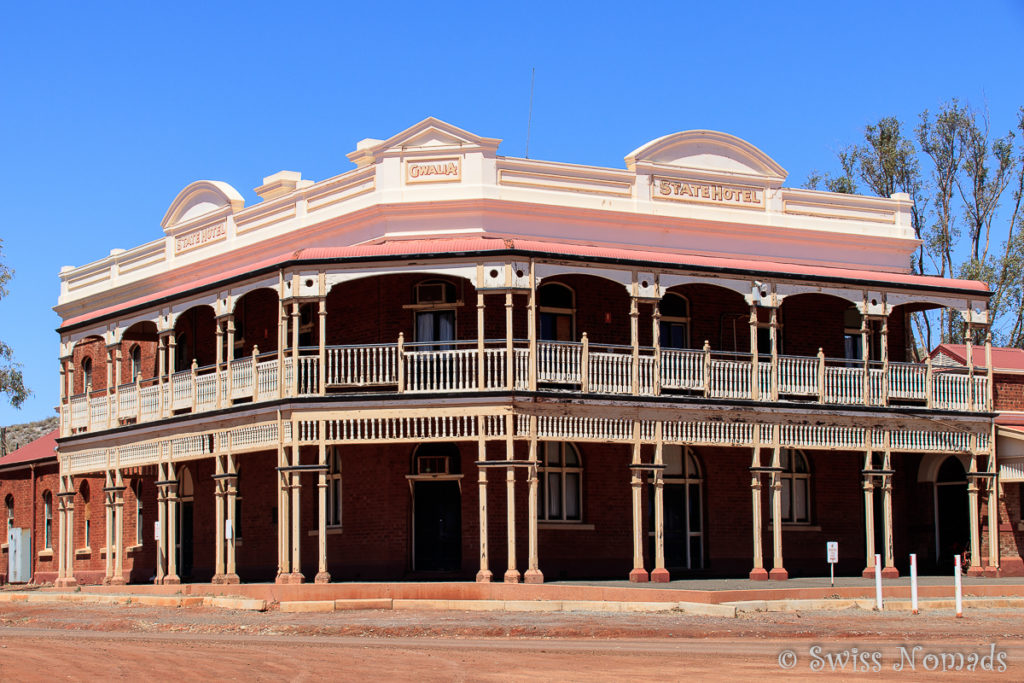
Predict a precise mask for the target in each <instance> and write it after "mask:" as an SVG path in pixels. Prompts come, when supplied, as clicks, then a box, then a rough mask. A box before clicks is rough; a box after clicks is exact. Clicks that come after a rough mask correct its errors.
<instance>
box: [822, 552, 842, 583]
mask: <svg viewBox="0 0 1024 683" xmlns="http://www.w3.org/2000/svg"><path fill="white" fill-rule="evenodd" d="M825 555H826V557H827V559H828V579H829V585H831V586H833V587H834V586H835V585H836V563H838V562H839V542H838V541H829V542H828V543H826V544H825Z"/></svg>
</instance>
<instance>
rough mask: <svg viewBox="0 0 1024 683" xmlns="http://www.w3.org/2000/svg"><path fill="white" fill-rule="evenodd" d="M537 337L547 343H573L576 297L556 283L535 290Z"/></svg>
mask: <svg viewBox="0 0 1024 683" xmlns="http://www.w3.org/2000/svg"><path fill="white" fill-rule="evenodd" d="M537 310H538V313H539V314H540V315H539V316H538V323H539V325H540V329H539V330H538V333H539V337H540V338H541V339H543V340H547V341H573V340H574V339H575V336H576V296H575V294H574V293H573V291H572V290H571V289H569V288H568V287H567V286H565V285H563V284H560V283H558V282H549V283H547V284H543V285H541V286H540V287H538V288H537Z"/></svg>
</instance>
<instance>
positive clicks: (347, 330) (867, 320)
mask: <svg viewBox="0 0 1024 683" xmlns="http://www.w3.org/2000/svg"><path fill="white" fill-rule="evenodd" d="M448 267H449V268H450V269H451V272H452V273H456V272H458V273H462V274H463V275H462V276H456V275H454V274H452V275H449V274H446V271H445V265H444V264H443V263H442V262H440V261H438V262H434V263H431V264H430V265H429V266H413V267H411V268H412V269H414V270H412V271H410V270H409V269H406V270H397V269H395V268H394V267H391V270H386V269H383V268H382V270H381V271H380V272H377V273H368V272H367V271H366V269H365V266H362V267H361V270H360V271H359V272H358V273H357V277H352V276H350V275H349V272H348V271H345V270H343V269H339V270H336V271H332V272H323V273H321V274H320V275H319V276H318V278H314V277H312V276H309V277H307V276H306V275H303V274H299V273H296V274H295V280H294V286H293V287H281V286H278V287H277V288H276V289H275V288H271V287H268V286H266V285H265V284H261V283H259V282H256V283H249V284H248V285H242V286H239V288H238V290H233V293H230V294H229V295H228V297H227V298H225V299H218V300H214V301H213V303H200V302H202V301H207V302H209V301H211V300H210V299H209V298H208V296H207V295H206V294H202V295H199V296H198V297H197V298H196V299H192V300H183V301H181V302H176V303H175V304H173V306H172V307H171V308H169V309H167V308H164V309H156V310H154V311H152V312H151V313H145V312H142V313H139V312H136V313H133V314H132V317H128V318H127V319H126V320H125V322H123V323H121V322H117V323H114V324H112V325H110V326H109V327H108V328H107V329H113V330H114V332H112V333H110V334H109V336H106V338H104V337H101V336H98V335H95V334H93V333H91V332H88V331H86V332H82V333H79V334H81V335H82V336H81V337H80V338H79V339H78V340H77V341H74V342H70V341H69V342H67V343H66V345H65V347H64V348H65V356H64V358H63V362H62V370H63V373H64V376H63V382H62V388H63V389H64V391H63V392H62V395H63V399H62V405H61V418H62V419H61V424H62V434H63V435H65V436H68V435H71V434H77V433H83V432H96V431H100V430H106V429H114V428H118V427H124V426H127V425H132V424H141V423H146V422H153V421H156V420H162V419H167V418H170V417H174V416H178V415H184V414H192V415H200V414H212V413H215V412H216V411H219V410H224V409H226V408H228V407H231V406H236V405H241V404H260V403H266V402H270V401H278V400H282V399H289V398H299V397H317V396H323V397H343V396H346V397H348V396H363V397H365V396H367V395H370V394H372V395H374V396H375V397H379V396H382V395H386V396H408V395H430V394H432V395H435V396H445V395H451V394H469V393H474V392H512V391H516V392H529V391H544V392H555V393H557V392H563V393H565V394H567V395H568V394H573V395H577V396H587V397H627V396H633V397H663V398H665V399H668V400H672V399H673V398H675V399H679V400H680V401H686V402H688V403H691V404H692V402H693V401H698V402H699V401H710V402H720V401H756V402H759V403H762V404H767V403H775V404H779V405H788V406H801V405H802V406H811V405H815V406H861V407H865V406H866V407H870V408H883V409H884V408H886V407H893V408H896V407H913V408H917V409H924V410H928V409H932V410H945V411H958V412H965V413H971V412H978V411H988V410H990V408H991V405H992V404H991V401H992V387H991V386H990V384H991V378H990V375H989V373H988V372H987V370H986V369H985V368H983V367H978V366H966V367H964V366H961V367H956V368H953V367H945V366H938V365H937V366H935V367H933V366H932V365H931V362H930V361H926V362H923V363H921V362H912V361H913V356H912V354H911V352H910V351H909V350H908V346H909V336H908V334H907V328H908V325H909V323H910V321H911V319H912V316H913V314H914V313H915V312H916V311H918V310H921V308H922V307H926V306H928V305H929V302H928V300H925V301H920V300H915V299H914V298H913V297H912V296H910V295H906V294H900V295H896V294H884V293H879V294H877V296H878V297H879V298H878V299H877V300H875V301H876V303H872V301H873V300H872V299H871V298H868V295H867V294H866V293H865V291H864V290H862V289H851V290H849V293H848V294H847V293H846V291H845V290H842V289H836V288H831V289H829V290H828V291H829V292H831V293H824V288H822V287H820V286H817V285H814V284H808V285H804V286H802V287H798V286H797V285H787V287H788V289H786V290H785V291H786V292H788V293H785V294H783V293H780V291H778V290H781V285H780V286H778V287H776V286H775V285H762V286H761V287H760V288H758V289H757V291H756V297H755V296H754V294H753V293H751V294H749V295H744V294H741V292H744V291H745V292H748V293H750V292H751V289H750V283H749V281H743V280H739V279H737V280H734V281H731V282H730V281H728V280H725V279H719V280H717V281H716V282H717V283H718V284H712V283H711V281H710V280H709V279H708V278H700V277H691V276H686V277H684V276H669V275H662V276H660V279H659V280H658V283H659V285H658V286H659V287H663V289H660V290H659V291H658V292H657V294H658V295H657V296H648V297H647V298H641V297H640V296H637V295H635V294H630V292H631V291H639V290H638V289H635V288H637V287H638V286H639V285H642V284H650V283H648V282H646V281H645V280H643V279H642V278H640V277H639V276H638V275H637V274H636V273H633V274H631V275H630V274H628V273H627V274H626V275H628V278H627V279H626V281H625V283H624V282H623V279H622V277H621V276H622V273H621V272H620V273H619V274H616V271H614V270H609V269H602V268H599V267H595V266H593V265H587V264H583V265H573V264H566V263H563V264H559V265H548V264H537V263H534V264H532V265H529V266H524V268H523V269H522V270H521V272H522V273H523V277H524V278H526V284H527V287H525V288H524V287H518V288H516V287H509V288H501V287H494V286H492V287H487V286H486V280H485V281H484V282H483V283H481V282H480V281H474V280H473V279H472V278H471V277H466V276H465V274H466V272H467V270H468V271H470V273H474V272H475V273H477V274H479V273H480V272H484V275H485V278H486V277H490V275H489V272H497V271H498V270H500V268H494V269H491V268H489V267H487V268H484V267H479V266H470V267H469V268H467V267H466V265H465V264H463V263H456V264H452V265H450V266H448ZM509 269H510V270H512V268H511V266H510V267H509ZM535 270H545V271H546V274H545V275H544V276H543V277H540V278H538V279H537V280H536V284H534V285H532V287H531V286H530V285H529V281H528V280H529V278H530V272H532V271H535ZM279 277H281V278H283V273H282V275H281V276H279ZM615 278H618V280H616V279H615ZM275 279H277V278H275ZM317 279H319V281H320V284H319V286H318V285H317V282H316V280H317ZM331 279H333V280H334V282H333V284H330V285H329V284H328V283H329V282H330V280H331ZM284 281H285V280H284V279H281V280H279V283H281V282H284ZM478 284H481V285H482V286H479V287H478V286H476V285H478ZM520 284H521V283H520ZM623 284H626V286H625V287H624V286H623ZM769 290H771V291H769ZM296 293H298V294H299V295H298V296H296ZM304 293H305V295H303V294H304ZM282 294H284V296H282ZM871 296H875V295H871ZM202 297H207V298H205V299H204V298H202ZM858 297H860V298H861V299H862V302H861V303H860V305H859V306H858V304H857V303H856V302H857V298H858ZM886 297H888V299H886ZM928 297H929V298H931V299H934V298H935V297H936V295H934V294H929V295H928ZM887 301H891V302H893V303H887ZM953 301H955V300H953ZM225 302H229V303H230V305H226V303H225ZM894 304H895V305H894ZM932 305H934V304H932ZM167 310H170V311H171V315H167V314H166V311H167ZM862 310H863V311H864V313H863V314H862V313H861V311H862ZM967 313H968V314H970V313H971V311H970V310H968V311H967ZM979 365H980V364H979ZM101 368H105V372H104V371H103V370H101Z"/></svg>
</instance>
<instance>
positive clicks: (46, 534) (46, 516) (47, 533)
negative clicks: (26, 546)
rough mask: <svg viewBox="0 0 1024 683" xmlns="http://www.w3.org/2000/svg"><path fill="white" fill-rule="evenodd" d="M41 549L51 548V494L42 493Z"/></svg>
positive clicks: (47, 492)
mask: <svg viewBox="0 0 1024 683" xmlns="http://www.w3.org/2000/svg"><path fill="white" fill-rule="evenodd" d="M43 547H44V548H47V549H50V548H53V494H52V493H50V492H49V491H43Z"/></svg>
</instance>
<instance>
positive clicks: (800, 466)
mask: <svg viewBox="0 0 1024 683" xmlns="http://www.w3.org/2000/svg"><path fill="white" fill-rule="evenodd" d="M779 466H780V467H781V468H782V472H781V473H780V475H779V476H780V478H781V480H782V521H783V522H789V523H793V524H807V523H809V522H810V521H811V514H810V510H811V501H810V497H811V491H810V489H811V471H810V468H809V467H808V466H807V456H805V455H804V454H803V452H802V451H797V450H792V449H789V448H783V449H782V452H781V453H779Z"/></svg>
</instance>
